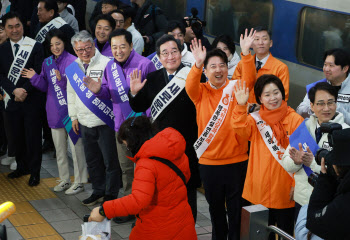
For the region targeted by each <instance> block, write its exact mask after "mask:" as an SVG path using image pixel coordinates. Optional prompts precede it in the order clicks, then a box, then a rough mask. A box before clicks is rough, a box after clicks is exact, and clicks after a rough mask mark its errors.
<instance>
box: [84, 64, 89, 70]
mask: <svg viewBox="0 0 350 240" xmlns="http://www.w3.org/2000/svg"><path fill="white" fill-rule="evenodd" d="M83 65H84V68H85V71H86V69H87V68H88V66H89V64H87V63H84V64H83Z"/></svg>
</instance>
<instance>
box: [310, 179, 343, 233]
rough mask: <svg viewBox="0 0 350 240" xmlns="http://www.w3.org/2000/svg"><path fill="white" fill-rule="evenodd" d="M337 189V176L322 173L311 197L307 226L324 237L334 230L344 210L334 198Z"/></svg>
mask: <svg viewBox="0 0 350 240" xmlns="http://www.w3.org/2000/svg"><path fill="white" fill-rule="evenodd" d="M336 190H337V182H336V180H335V178H334V177H331V176H328V175H327V174H324V173H320V175H319V177H318V180H317V183H316V186H315V188H314V191H313V192H312V194H311V197H310V202H309V208H308V211H307V223H306V227H307V228H308V229H309V230H310V231H311V232H312V233H315V234H316V235H317V236H320V237H322V238H327V237H326V236H329V234H331V233H332V232H334V228H336V227H337V226H338V225H339V221H337V220H338V218H339V215H340V214H341V212H342V211H344V210H343V209H342V208H340V207H339V203H337V201H335V199H334V197H335V193H336ZM343 204H344V203H343ZM344 207H345V208H346V207H348V206H344Z"/></svg>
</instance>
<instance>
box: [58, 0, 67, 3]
mask: <svg viewBox="0 0 350 240" xmlns="http://www.w3.org/2000/svg"><path fill="white" fill-rule="evenodd" d="M56 2H61V3H69V0H56Z"/></svg>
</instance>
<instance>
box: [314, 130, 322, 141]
mask: <svg viewBox="0 0 350 240" xmlns="http://www.w3.org/2000/svg"><path fill="white" fill-rule="evenodd" d="M315 135H316V142H317V143H318V142H319V141H320V140H321V137H322V132H321V128H320V127H319V128H316V131H315Z"/></svg>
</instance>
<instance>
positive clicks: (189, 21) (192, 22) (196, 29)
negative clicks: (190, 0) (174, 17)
mask: <svg viewBox="0 0 350 240" xmlns="http://www.w3.org/2000/svg"><path fill="white" fill-rule="evenodd" d="M191 14H192V15H191V16H188V17H185V18H184V19H183V23H184V25H185V26H186V27H191V28H192V31H193V33H194V34H195V35H196V37H197V38H200V36H202V35H203V27H205V26H206V25H207V22H206V21H204V20H200V18H199V17H197V15H198V10H197V8H191Z"/></svg>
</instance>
